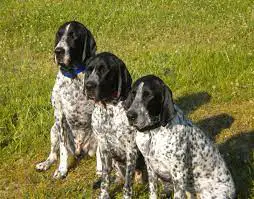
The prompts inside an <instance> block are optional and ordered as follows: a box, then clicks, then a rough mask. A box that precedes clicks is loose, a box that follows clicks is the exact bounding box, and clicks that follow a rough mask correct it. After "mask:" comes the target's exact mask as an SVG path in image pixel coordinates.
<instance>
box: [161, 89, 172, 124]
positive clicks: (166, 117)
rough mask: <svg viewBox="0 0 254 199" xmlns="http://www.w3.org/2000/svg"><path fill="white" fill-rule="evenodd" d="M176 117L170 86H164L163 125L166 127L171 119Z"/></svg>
mask: <svg viewBox="0 0 254 199" xmlns="http://www.w3.org/2000/svg"><path fill="white" fill-rule="evenodd" d="M174 115H175V109H174V102H173V96H172V92H171V90H170V89H169V87H168V86H166V85H164V88H163V102H162V110H161V114H160V122H161V125H162V126H166V125H167V123H168V122H169V121H170V120H171V119H173V117H174Z"/></svg>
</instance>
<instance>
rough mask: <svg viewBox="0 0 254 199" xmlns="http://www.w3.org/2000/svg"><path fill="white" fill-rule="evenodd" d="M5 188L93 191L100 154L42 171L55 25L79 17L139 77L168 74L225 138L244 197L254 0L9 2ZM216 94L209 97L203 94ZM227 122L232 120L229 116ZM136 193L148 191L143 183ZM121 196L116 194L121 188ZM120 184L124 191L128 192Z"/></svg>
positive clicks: (0, 156) (3, 10) (213, 131)
mask: <svg viewBox="0 0 254 199" xmlns="http://www.w3.org/2000/svg"><path fill="white" fill-rule="evenodd" d="M0 15H1V17H2V18H1V20H0V38H1V39H0V55H1V59H0V85H1V86H0V161H1V166H0V195H1V196H2V197H5V198H13V197H28V198H29V197H32V198H37V197H38V198H46V197H49V198H52V197H53V198H54V197H55V198H60V197H63V196H64V197H66V198H73V197H75V198H82V197H85V198H87V197H88V198H89V197H91V196H93V197H94V195H95V194H96V193H93V192H92V190H91V183H92V181H93V179H94V177H95V160H94V159H93V158H92V159H89V160H83V161H81V163H80V165H79V166H78V167H76V168H74V169H72V170H71V172H70V173H69V175H68V177H67V179H65V180H63V181H52V179H51V177H52V173H53V171H54V169H55V167H54V168H51V169H50V170H49V171H48V172H45V173H37V172H35V170H34V165H35V163H36V162H38V161H41V160H43V159H44V158H46V156H47V155H48V152H49V147H50V141H49V130H50V128H51V125H52V123H53V110H52V107H51V105H50V95H51V90H52V87H53V84H54V78H55V75H56V72H57V67H56V66H55V64H54V63H53V54H52V49H53V44H54V34H55V31H56V29H57V28H58V26H59V25H61V24H62V23H63V22H65V21H70V20H78V21H80V22H82V23H84V24H85V25H86V26H87V27H88V28H89V29H90V30H91V32H92V33H93V34H94V36H95V38H96V42H97V46H98V51H100V52H101V51H110V52H113V53H115V54H116V55H118V56H119V57H121V58H122V59H123V60H124V62H125V63H126V65H127V66H128V68H129V69H130V71H131V74H132V76H133V78H134V79H136V78H138V77H140V76H142V75H145V74H149V73H153V74H156V75H159V76H160V77H161V78H162V79H163V80H164V81H165V82H166V83H167V84H168V85H169V86H170V87H171V88H172V90H173V93H174V97H175V99H176V102H177V103H179V104H180V106H182V108H183V109H184V110H185V112H186V113H188V115H189V116H190V117H191V118H192V119H193V120H194V121H196V122H197V124H198V125H200V126H201V127H202V128H204V129H205V130H207V131H208V134H209V133H210V134H209V135H210V136H211V137H212V138H213V139H214V140H215V141H216V142H217V143H218V144H219V146H220V149H221V152H222V153H223V155H224V156H225V159H226V161H227V163H228V165H229V168H230V169H231V172H232V173H233V176H234V179H235V181H236V185H237V190H238V192H239V195H240V196H239V198H242V199H245V198H251V197H254V193H253V191H254V190H253V187H254V185H253V179H254V168H253V165H254V161H253V156H254V154H253V148H254V146H253V143H254V140H253V134H254V132H253V131H254V130H253V126H254V124H253V121H254V112H253V110H254V109H253V108H254V105H253V104H254V102H253V97H254V92H253V90H254V89H253V87H254V83H253V77H254V5H253V2H252V1H251V0H242V1H230V0H221V1H219V0H215V1H202V0H190V1H185V0H180V1H173V0H172V1H156V0H154V1H81V0H80V1H69V0H68V1H61V0H57V1H49V0H45V1H39V0H30V1H8V0H2V1H1V2H0ZM204 93H208V94H209V95H210V99H209V100H208V99H207V98H206V97H205V96H204V95H203V94H204ZM227 121H228V122H227ZM135 194H136V195H135V198H145V197H146V196H147V190H146V189H145V187H142V186H141V187H136V189H135ZM112 195H114V196H115V193H113V192H112ZM120 196H121V195H120V190H118V193H117V196H116V197H117V198H119V197H120Z"/></svg>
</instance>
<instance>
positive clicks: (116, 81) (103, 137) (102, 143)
mask: <svg viewBox="0 0 254 199" xmlns="http://www.w3.org/2000/svg"><path fill="white" fill-rule="evenodd" d="M87 65H88V68H87V73H86V78H85V91H86V93H87V96H88V98H90V99H93V100H94V101H95V102H96V103H95V109H94V111H93V114H92V127H93V131H94V133H95V135H96V137H97V141H98V151H97V152H98V153H97V154H96V155H97V156H100V158H99V159H101V163H102V183H101V193H100V198H103V199H104V198H109V193H108V188H109V183H110V172H111V170H112V168H113V167H114V168H115V169H116V170H117V171H118V172H119V173H120V174H122V177H123V179H124V180H125V184H124V191H123V192H124V193H123V195H124V198H131V195H132V183H133V175H134V171H135V168H137V169H138V167H139V169H141V170H142V169H144V167H145V164H144V160H143V164H142V158H143V157H142V156H141V154H140V152H139V151H138V148H137V146H136V144H135V133H132V131H136V130H135V128H134V127H132V126H130V125H129V123H128V119H127V117H126V113H125V110H124V108H123V106H122V101H123V100H125V99H126V97H127V95H128V92H129V90H130V89H131V83H132V79H131V76H130V74H129V72H128V70H127V68H126V66H125V64H124V63H123V61H122V60H120V59H119V58H117V57H116V56H115V55H113V54H111V53H107V52H104V53H100V54H97V55H96V56H95V57H93V58H91V59H89V60H88V64H87ZM136 161H137V164H136ZM97 163H98V162H97ZM136 165H137V166H136ZM142 166H143V168H142Z"/></svg>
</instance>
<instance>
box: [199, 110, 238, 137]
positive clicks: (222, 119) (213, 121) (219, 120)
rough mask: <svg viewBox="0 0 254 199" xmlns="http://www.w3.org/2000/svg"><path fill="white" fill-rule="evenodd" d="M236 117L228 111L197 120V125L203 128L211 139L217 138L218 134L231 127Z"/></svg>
mask: <svg viewBox="0 0 254 199" xmlns="http://www.w3.org/2000/svg"><path fill="white" fill-rule="evenodd" d="M234 120H235V119H234V118H233V117H232V116H230V115H228V114H227V113H221V114H218V115H215V116H212V117H209V118H205V119H203V120H200V121H198V122H196V125H197V126H198V127H199V128H200V129H202V130H203V131H204V132H205V133H206V135H207V136H208V137H210V139H212V140H213V141H214V140H215V137H216V135H218V134H220V133H221V131H222V130H224V129H227V128H230V127H231V125H232V124H233V122H234Z"/></svg>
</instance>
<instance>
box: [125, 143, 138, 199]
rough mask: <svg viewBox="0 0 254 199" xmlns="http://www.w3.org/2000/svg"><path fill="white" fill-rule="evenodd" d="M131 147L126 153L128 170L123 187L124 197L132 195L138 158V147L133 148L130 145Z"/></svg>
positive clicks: (126, 198)
mask: <svg viewBox="0 0 254 199" xmlns="http://www.w3.org/2000/svg"><path fill="white" fill-rule="evenodd" d="M129 149H130V150H127V154H126V172H125V182H124V189H123V198H124V199H129V198H131V197H132V186H133V179H134V174H135V168H136V160H137V149H133V148H132V147H130V148H129Z"/></svg>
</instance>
